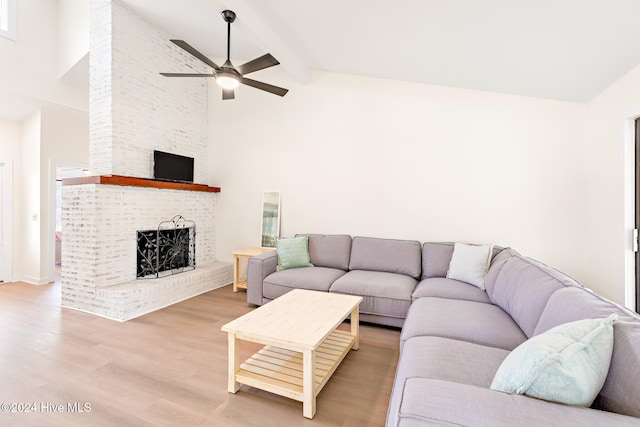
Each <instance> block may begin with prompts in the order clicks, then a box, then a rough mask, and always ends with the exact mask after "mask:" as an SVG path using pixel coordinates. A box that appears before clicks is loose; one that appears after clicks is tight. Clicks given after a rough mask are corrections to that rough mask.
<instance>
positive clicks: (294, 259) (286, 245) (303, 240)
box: [276, 236, 313, 271]
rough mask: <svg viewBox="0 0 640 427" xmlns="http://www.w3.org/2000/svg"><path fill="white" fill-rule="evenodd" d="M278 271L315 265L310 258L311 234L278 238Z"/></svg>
mask: <svg viewBox="0 0 640 427" xmlns="http://www.w3.org/2000/svg"><path fill="white" fill-rule="evenodd" d="M276 249H277V252H278V271H280V270H286V269H287V268H300V267H313V264H311V259H310V258H309V236H299V237H290V238H287V239H277V240H276Z"/></svg>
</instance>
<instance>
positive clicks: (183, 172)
mask: <svg viewBox="0 0 640 427" xmlns="http://www.w3.org/2000/svg"><path fill="white" fill-rule="evenodd" d="M153 178H154V179H158V180H162V181H176V182H193V157H185V156H179V155H177V154H171V153H165V152H163V151H154V152H153Z"/></svg>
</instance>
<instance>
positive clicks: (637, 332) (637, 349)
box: [593, 320, 640, 424]
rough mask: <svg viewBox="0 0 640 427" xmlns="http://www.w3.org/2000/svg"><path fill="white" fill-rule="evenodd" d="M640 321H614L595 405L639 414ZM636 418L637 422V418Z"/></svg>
mask: <svg viewBox="0 0 640 427" xmlns="http://www.w3.org/2000/svg"><path fill="white" fill-rule="evenodd" d="M638 378H640V321H635V322H627V321H624V320H621V321H620V320H619V321H617V322H616V323H615V325H613V355H612V356H611V366H610V367H609V373H608V374H607V379H606V381H605V382H604V386H603V387H602V390H600V394H599V395H598V397H597V398H596V401H595V403H594V405H593V406H594V407H596V408H599V409H604V410H605V411H611V412H617V413H619V414H625V415H631V416H634V417H640V381H638ZM636 422H637V423H638V424H640V422H639V421H638V420H637V419H636Z"/></svg>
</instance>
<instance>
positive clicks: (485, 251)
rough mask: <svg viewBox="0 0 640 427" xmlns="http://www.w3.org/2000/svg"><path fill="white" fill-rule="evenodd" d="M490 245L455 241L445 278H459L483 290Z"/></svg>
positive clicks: (489, 256) (489, 259) (489, 258)
mask: <svg viewBox="0 0 640 427" xmlns="http://www.w3.org/2000/svg"><path fill="white" fill-rule="evenodd" d="M492 247H493V246H492V245H470V244H467V243H455V244H454V246H453V255H452V256H451V262H450V263H449V270H448V271H447V278H449V279H456V280H460V281H461V282H465V283H468V284H470V285H473V286H477V287H478V288H480V289H482V290H484V277H485V276H486V275H487V270H488V269H489V263H490V262H491V248H492Z"/></svg>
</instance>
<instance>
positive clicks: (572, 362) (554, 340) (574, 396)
mask: <svg viewBox="0 0 640 427" xmlns="http://www.w3.org/2000/svg"><path fill="white" fill-rule="evenodd" d="M617 318H618V315H617V314H615V313H614V314H612V315H610V316H609V317H606V318H602V319H584V320H577V321H575V322H569V323H565V324H563V325H560V326H556V327H555V328H552V329H550V330H548V331H547V332H545V333H543V334H540V335H536V336H535V337H533V338H531V339H529V340H527V341H525V342H524V343H522V344H521V345H519V346H518V347H517V348H516V349H515V350H513V351H512V352H511V353H510V354H509V356H507V358H506V359H505V360H504V362H502V365H500V368H498V372H497V373H496V376H495V378H494V379H493V382H492V383H491V389H493V390H498V391H504V392H506V393H514V394H526V395H527V396H531V397H535V398H538V399H543V400H549V401H552V402H558V403H564V404H567V405H577V406H585V407H589V406H591V404H592V403H593V401H594V400H595V398H596V396H597V395H598V392H599V391H600V389H601V388H602V386H603V384H604V380H605V378H606V376H607V372H608V371H609V364H610V363H611V353H612V352H613V322H615V320H616V319H617Z"/></svg>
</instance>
